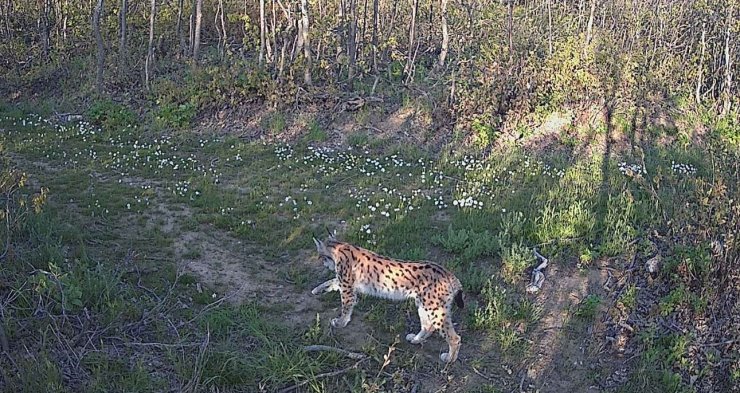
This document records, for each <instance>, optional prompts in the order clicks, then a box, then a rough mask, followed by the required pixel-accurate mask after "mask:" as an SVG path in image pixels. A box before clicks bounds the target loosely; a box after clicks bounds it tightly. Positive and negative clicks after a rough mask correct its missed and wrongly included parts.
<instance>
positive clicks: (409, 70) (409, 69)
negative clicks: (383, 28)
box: [404, 0, 419, 83]
mask: <svg viewBox="0 0 740 393" xmlns="http://www.w3.org/2000/svg"><path fill="white" fill-rule="evenodd" d="M418 9H419V0H414V1H413V5H412V8H411V23H410V24H409V52H408V56H407V58H406V67H405V69H404V71H405V73H406V83H409V82H411V81H412V80H413V72H414V59H415V58H416V42H415V41H416V12H417V11H418Z"/></svg>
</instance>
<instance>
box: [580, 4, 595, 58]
mask: <svg viewBox="0 0 740 393" xmlns="http://www.w3.org/2000/svg"><path fill="white" fill-rule="evenodd" d="M596 1H597V0H591V11H590V12H589V14H588V25H587V26H586V41H585V42H584V43H583V54H584V56H585V55H586V50H587V49H588V45H589V44H590V43H591V33H592V29H593V27H594V12H596Z"/></svg>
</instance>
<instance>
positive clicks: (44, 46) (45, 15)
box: [39, 0, 49, 61]
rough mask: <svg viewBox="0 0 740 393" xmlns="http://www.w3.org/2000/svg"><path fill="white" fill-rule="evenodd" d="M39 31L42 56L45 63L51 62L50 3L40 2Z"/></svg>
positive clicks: (42, 0)
mask: <svg viewBox="0 0 740 393" xmlns="http://www.w3.org/2000/svg"><path fill="white" fill-rule="evenodd" d="M39 12H40V17H39V30H40V33H41V54H42V58H43V59H44V61H46V60H49V1H48V0H40V1H39Z"/></svg>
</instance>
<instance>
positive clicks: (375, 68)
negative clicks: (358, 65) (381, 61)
mask: <svg viewBox="0 0 740 393" xmlns="http://www.w3.org/2000/svg"><path fill="white" fill-rule="evenodd" d="M378 2H379V0H373V39H372V40H373V73H375V74H377V73H378V8H379V4H378Z"/></svg>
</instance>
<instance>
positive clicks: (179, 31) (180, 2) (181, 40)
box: [175, 0, 186, 58]
mask: <svg viewBox="0 0 740 393" xmlns="http://www.w3.org/2000/svg"><path fill="white" fill-rule="evenodd" d="M184 2H185V0H178V2H177V27H176V28H175V35H176V36H177V41H178V42H179V43H180V50H179V51H178V54H177V57H178V58H180V57H181V56H183V55H184V54H185V50H186V49H185V36H183V34H182V7H183V3H184Z"/></svg>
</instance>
